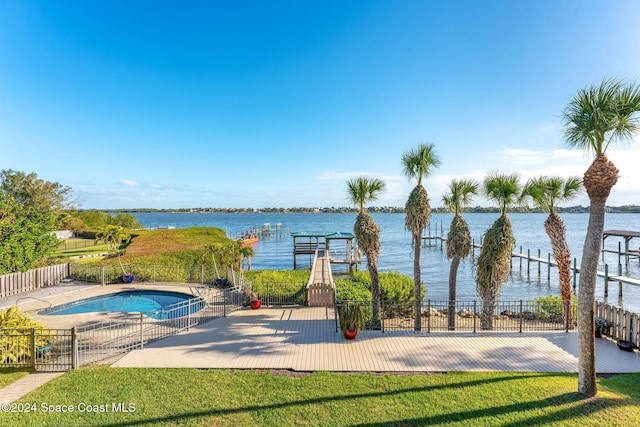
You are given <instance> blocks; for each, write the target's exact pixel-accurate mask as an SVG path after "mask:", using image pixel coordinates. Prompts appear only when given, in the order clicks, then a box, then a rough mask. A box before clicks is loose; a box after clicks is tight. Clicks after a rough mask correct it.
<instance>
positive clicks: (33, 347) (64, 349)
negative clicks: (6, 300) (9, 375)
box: [0, 328, 75, 371]
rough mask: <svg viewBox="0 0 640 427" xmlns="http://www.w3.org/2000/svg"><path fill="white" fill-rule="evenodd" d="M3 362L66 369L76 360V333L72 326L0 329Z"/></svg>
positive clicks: (54, 369)
mask: <svg viewBox="0 0 640 427" xmlns="http://www.w3.org/2000/svg"><path fill="white" fill-rule="evenodd" d="M0 331H1V332H0V366H2V367H7V368H15V367H30V368H33V369H35V370H51V371H66V370H69V369H71V368H72V367H73V366H74V364H75V360H74V356H75V354H74V352H73V348H74V346H75V342H74V336H73V334H72V331H71V330H69V329H34V328H16V329H1V330H0Z"/></svg>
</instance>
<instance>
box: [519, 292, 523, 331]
mask: <svg viewBox="0 0 640 427" xmlns="http://www.w3.org/2000/svg"><path fill="white" fill-rule="evenodd" d="M522 317H523V316H522V300H520V333H522Z"/></svg>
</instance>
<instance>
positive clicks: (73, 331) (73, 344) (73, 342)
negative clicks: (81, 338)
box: [71, 326, 78, 369]
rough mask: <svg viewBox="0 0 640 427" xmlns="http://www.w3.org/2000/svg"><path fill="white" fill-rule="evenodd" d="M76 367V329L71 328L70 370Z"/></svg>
mask: <svg viewBox="0 0 640 427" xmlns="http://www.w3.org/2000/svg"><path fill="white" fill-rule="evenodd" d="M77 367H78V335H76V327H75V326H74V327H73V328H71V369H76V368H77Z"/></svg>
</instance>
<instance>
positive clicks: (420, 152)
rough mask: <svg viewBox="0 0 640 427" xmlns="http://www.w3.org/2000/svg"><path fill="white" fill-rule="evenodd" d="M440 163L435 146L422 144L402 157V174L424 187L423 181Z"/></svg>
mask: <svg viewBox="0 0 640 427" xmlns="http://www.w3.org/2000/svg"><path fill="white" fill-rule="evenodd" d="M440 163H441V162H440V157H438V155H437V154H436V150H435V147H434V145H433V144H420V145H419V146H418V148H415V149H412V150H409V151H407V152H406V153H404V154H403V155H402V174H403V175H404V176H406V177H407V178H409V179H415V180H416V182H417V185H422V179H423V178H426V177H428V176H429V175H431V173H432V172H433V168H436V167H438V166H440Z"/></svg>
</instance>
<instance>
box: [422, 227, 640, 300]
mask: <svg viewBox="0 0 640 427" xmlns="http://www.w3.org/2000/svg"><path fill="white" fill-rule="evenodd" d="M437 232H438V230H437V225H436V234H437ZM440 232H441V233H443V231H442V229H441V230H440ZM602 235H603V239H602V250H601V252H602V256H603V258H602V259H603V262H604V254H605V253H614V254H618V271H617V274H610V273H609V265H608V264H604V271H598V273H597V274H598V277H601V278H603V280H604V296H605V297H608V296H609V282H618V296H622V284H623V283H625V284H628V285H632V286H640V279H636V278H633V277H627V276H623V275H622V261H623V260H624V261H625V265H629V262H630V259H633V258H634V257H635V258H637V259H638V260H639V261H640V249H639V250H634V249H630V248H629V242H630V240H631V239H632V238H634V237H640V232H637V231H625V230H607V231H604V232H603V233H602ZM610 236H617V237H623V238H624V239H625V250H624V251H623V250H622V247H621V242H619V243H618V250H617V251H616V250H611V249H605V247H604V242H605V239H606V238H607V237H610ZM422 241H423V242H428V244H429V246H432V244H431V243H432V242H434V243H435V245H436V246H438V244H439V246H440V249H442V248H443V246H444V243H445V242H446V241H447V239H446V237H443V236H437V235H435V236H432V235H428V236H423V237H422ZM477 248H482V244H477V243H475V241H473V242H472V256H475V250H476V249H477ZM514 259H519V261H520V270H522V269H523V267H524V265H523V264H524V263H526V270H527V275H529V274H530V273H531V266H532V264H533V265H534V267H537V270H538V276H539V277H540V276H541V274H542V266H543V265H546V270H547V279H549V278H550V277H551V267H557V266H558V264H557V263H556V262H555V261H554V260H553V259H552V256H551V254H550V253H549V254H547V257H546V258H544V257H543V256H542V255H541V253H540V249H538V251H537V256H536V255H532V254H531V250H530V249H527V251H526V253H525V252H524V251H523V248H522V246H520V249H519V252H518V251H513V252H512V253H511V267H512V268H513V260H514ZM576 260H577V259H576V258H574V259H573V262H572V263H571V271H572V272H573V288H574V289H575V288H576V285H577V274H578V273H580V267H579V266H578V265H577V262H576Z"/></svg>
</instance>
